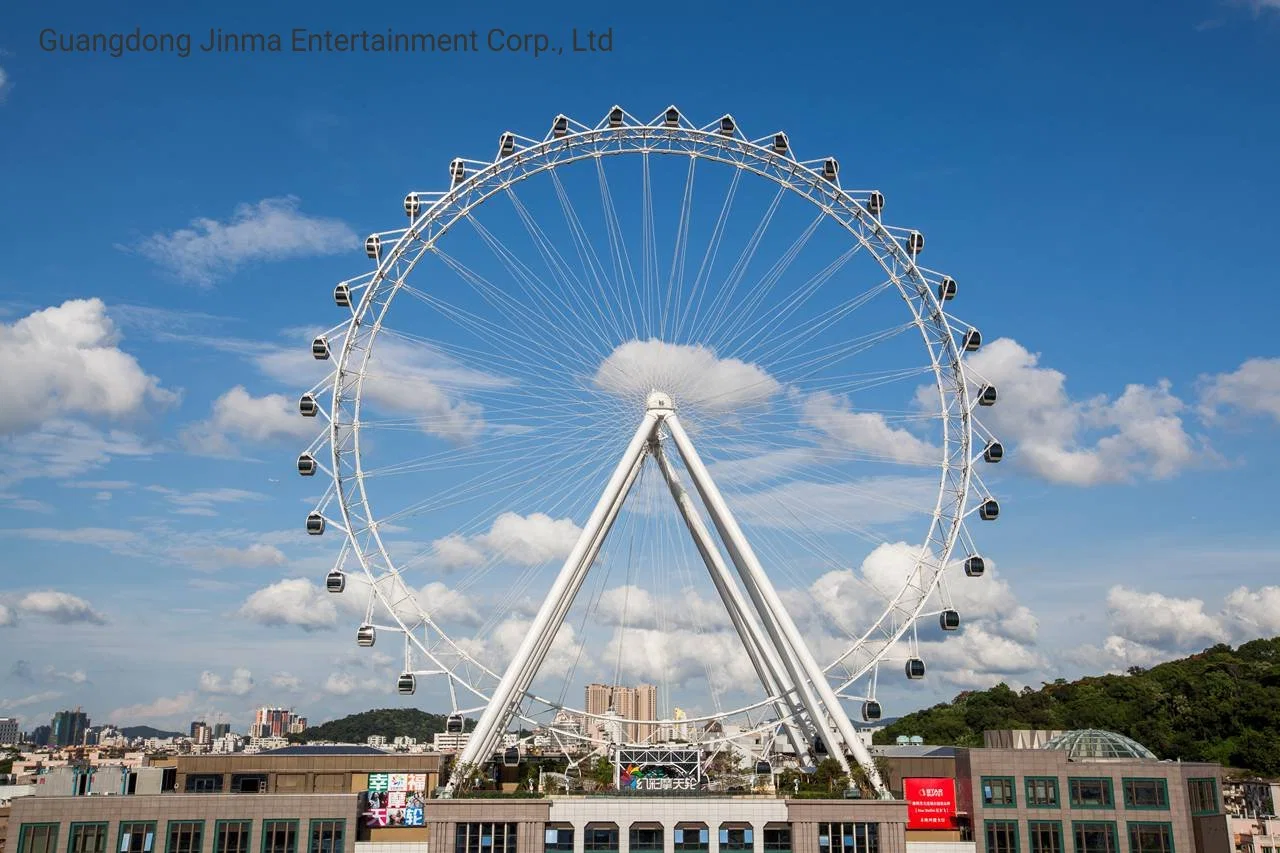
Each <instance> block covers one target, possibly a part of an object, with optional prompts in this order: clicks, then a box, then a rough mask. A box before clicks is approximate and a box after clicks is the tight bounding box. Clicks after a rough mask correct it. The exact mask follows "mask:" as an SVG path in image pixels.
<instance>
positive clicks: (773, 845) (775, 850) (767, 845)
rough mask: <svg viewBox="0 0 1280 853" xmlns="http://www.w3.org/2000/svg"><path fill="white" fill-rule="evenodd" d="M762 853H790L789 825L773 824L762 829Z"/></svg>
mask: <svg viewBox="0 0 1280 853" xmlns="http://www.w3.org/2000/svg"><path fill="white" fill-rule="evenodd" d="M764 853H791V826H790V825H789V824H781V825H779V824H775V825H773V826H766V827H765V828H764Z"/></svg>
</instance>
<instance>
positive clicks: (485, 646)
mask: <svg viewBox="0 0 1280 853" xmlns="http://www.w3.org/2000/svg"><path fill="white" fill-rule="evenodd" d="M531 625H532V620H530V619H525V618H523V617H513V618H510V619H507V620H505V621H503V622H500V623H499V624H498V625H496V626H495V627H494V629H493V631H492V632H490V633H489V634H488V635H487V636H485V637H471V638H467V639H460V640H458V646H459V647H460V648H462V649H463V650H464V651H466V652H467V654H469V655H471V656H472V657H474V658H476V659H477V660H479V661H481V662H482V663H484V664H485V665H486V666H489V667H491V668H495V669H496V670H497V671H499V672H501V671H502V670H503V669H504V668H505V667H506V665H507V664H508V663H509V662H510V661H511V658H512V657H513V656H514V655H515V653H516V651H517V650H518V649H519V648H520V644H521V643H522V642H524V638H525V636H526V635H527V634H528V633H529V628H530V626H531ZM581 644H582V643H581V641H580V640H579V638H578V635H577V632H576V631H575V630H574V627H573V625H571V624H568V623H564V624H562V625H561V626H560V630H559V631H557V632H556V636H555V639H554V640H553V641H552V643H551V648H550V649H549V650H548V651H547V656H546V659H545V660H544V661H543V663H542V668H541V669H540V670H539V671H538V677H539V678H553V679H554V678H563V677H564V676H566V675H568V673H569V672H570V671H572V670H573V669H574V668H575V667H578V666H581V667H583V668H584V669H585V668H588V667H589V666H590V660H591V658H590V655H588V654H587V653H586V651H585V649H581V648H579V647H580V645H581Z"/></svg>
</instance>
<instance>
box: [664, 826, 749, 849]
mask: <svg viewBox="0 0 1280 853" xmlns="http://www.w3.org/2000/svg"><path fill="white" fill-rule="evenodd" d="M720 832H721V834H724V832H725V830H721V831H720ZM671 834H672V836H673V838H672V841H673V843H674V847H673V849H675V850H683V851H685V853H702V851H705V850H709V849H710V844H711V841H710V832H709V830H708V829H707V828H706V827H705V826H677V827H676V828H675V829H673V830H672V831H671ZM739 849H740V848H739Z"/></svg>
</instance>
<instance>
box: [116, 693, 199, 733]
mask: <svg viewBox="0 0 1280 853" xmlns="http://www.w3.org/2000/svg"><path fill="white" fill-rule="evenodd" d="M195 698H196V695H195V693H192V692H188V693H179V694H178V695H176V696H161V697H159V698H157V699H156V700H154V701H152V702H147V703H144V704H140V705H126V706H125V707H123V708H117V709H116V710H114V711H112V712H111V713H110V714H108V715H107V720H108V721H110V722H112V723H115V724H117V725H129V724H131V723H135V722H137V721H138V720H160V719H165V718H167V717H176V716H178V715H180V714H185V713H186V712H187V711H190V710H191V708H192V706H193V705H194V704H195Z"/></svg>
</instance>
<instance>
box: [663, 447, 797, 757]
mask: <svg viewBox="0 0 1280 853" xmlns="http://www.w3.org/2000/svg"><path fill="white" fill-rule="evenodd" d="M651 455H652V456H653V458H654V459H655V460H656V461H657V463H658V467H659V468H661V469H662V476H663V478H664V479H665V480H666V481H667V487H668V488H669V489H670V490H671V497H673V498H675V502H676V506H677V507H679V509H680V515H681V517H683V519H684V523H685V526H686V527H688V528H689V533H690V535H692V536H693V541H694V544H695V545H697V547H698V553H699V554H700V555H702V562H703V563H705V564H706V567H707V571H708V572H709V573H710V574H711V580H712V582H713V583H714V584H715V586H716V591H717V592H718V593H720V599H721V600H722V601H723V602H724V607H725V610H727V611H728V612H729V619H730V621H732V622H733V627H734V630H735V631H737V632H738V638H739V639H741V640H742V645H743V646H744V647H745V648H746V650H747V657H749V658H750V659H751V665H752V667H754V668H755V671H756V676H757V677H758V678H759V679H760V681H761V683H762V684H764V689H765V691H766V692H767V693H768V694H769V695H770V696H771V697H773V706H774V710H775V711H776V712H777V714H778V719H779V721H781V722H782V724H783V727H784V728H785V729H786V731H787V738H788V739H789V740H790V741H791V746H792V747H793V748H794V749H795V751H796V758H798V759H799V760H800V763H801V764H802V765H807V764H809V763H810V756H809V744H808V740H807V739H806V738H805V737H804V735H802V734H801V733H800V729H799V726H797V725H796V721H797V720H799V719H800V714H801V712H802V711H803V710H804V709H803V708H802V707H801V706H800V704H799V703H798V701H797V700H796V698H795V694H794V693H793V690H794V688H793V687H792V685H791V682H790V680H789V679H788V678H787V673H786V670H785V669H784V668H783V665H782V661H781V660H779V658H778V652H777V650H776V649H774V648H773V647H772V646H771V645H769V644H768V642H766V640H765V638H764V636H763V629H762V628H761V627H760V625H759V623H758V622H757V621H756V620H755V619H754V618H753V616H752V614H751V610H750V608H749V607H748V606H747V602H746V601H745V600H743V597H742V591H741V590H739V589H738V586H737V584H735V583H734V582H733V576H732V575H731V574H730V573H729V567H728V566H726V565H725V564H724V557H722V556H721V554H720V549H719V548H717V547H716V544H715V540H713V539H712V538H711V531H709V530H707V525H706V524H705V523H703V521H702V516H701V515H699V514H698V508H697V507H696V506H694V504H693V499H692V498H690V497H689V493H688V492H687V491H685V488H684V484H682V483H681V482H680V475H679V474H678V473H677V472H676V470H675V468H674V467H672V465H671V460H670V459H668V458H667V455H666V454H665V453H664V452H663V451H662V446H661V445H660V444H658V443H657V441H654V442H653V450H652V451H651Z"/></svg>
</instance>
